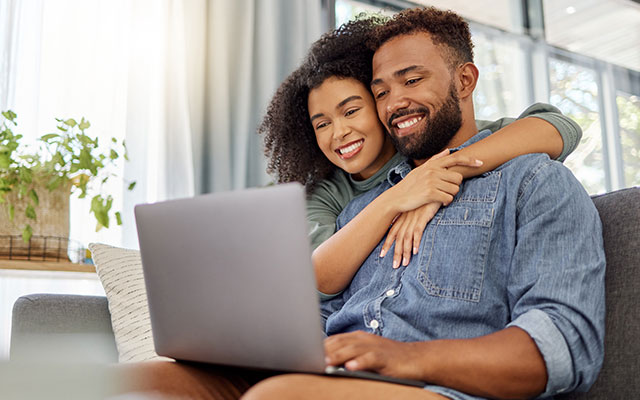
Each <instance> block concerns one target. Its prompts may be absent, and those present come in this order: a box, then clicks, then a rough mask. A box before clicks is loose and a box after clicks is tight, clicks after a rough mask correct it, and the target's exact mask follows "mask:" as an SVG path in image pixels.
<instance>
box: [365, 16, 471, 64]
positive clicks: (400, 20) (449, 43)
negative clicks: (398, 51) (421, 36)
mask: <svg viewBox="0 0 640 400" xmlns="http://www.w3.org/2000/svg"><path fill="white" fill-rule="evenodd" d="M417 32H426V33H428V34H429V35H430V36H431V40H433V43H434V44H435V45H437V46H440V47H441V49H443V50H444V54H443V55H444V57H445V59H446V61H447V62H448V63H449V66H450V67H452V68H455V67H457V66H458V65H460V64H464V63H466V62H473V42H472V41H471V33H470V31H469V24H467V22H466V21H465V20H464V19H463V18H462V17H460V16H459V15H458V14H456V13H454V12H452V11H443V10H439V9H437V8H434V7H426V8H411V9H408V10H403V11H401V12H399V13H398V14H396V15H394V16H393V17H392V18H391V19H390V20H389V21H388V22H386V23H385V24H383V25H379V26H377V27H376V28H375V29H373V30H372V31H371V32H370V35H369V38H368V41H367V44H368V45H369V47H370V48H371V49H372V50H373V51H376V50H378V49H379V48H380V47H381V46H382V45H383V44H385V43H386V42H388V41H389V40H391V39H393V38H394V37H396V36H400V35H410V34H413V33H417ZM416 51H420V50H419V49H416Z"/></svg>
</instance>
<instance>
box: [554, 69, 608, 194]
mask: <svg viewBox="0 0 640 400" xmlns="http://www.w3.org/2000/svg"><path fill="white" fill-rule="evenodd" d="M549 78H550V81H551V82H550V83H551V96H550V101H551V104H553V105H554V106H556V107H558V108H559V109H560V110H561V111H562V112H563V113H564V114H565V115H567V116H569V117H571V118H572V119H573V120H574V121H576V122H577V123H578V124H579V125H580V127H581V128H582V132H583V134H582V141H581V142H580V145H579V146H578V148H577V149H576V150H575V151H574V152H573V154H571V155H570V156H569V157H568V158H567V160H566V162H565V165H566V166H567V167H569V169H571V170H572V171H573V173H574V174H575V175H576V177H577V178H578V180H580V182H581V183H582V185H583V186H584V187H585V189H587V191H588V192H589V193H602V192H604V191H605V188H606V182H605V165H604V160H603V154H604V153H603V148H602V130H601V124H600V110H599V106H598V92H599V91H598V85H597V82H596V79H597V76H596V73H595V71H593V70H591V69H588V68H584V67H580V66H578V65H575V64H571V63H569V62H565V61H560V60H558V59H551V60H550V61H549Z"/></svg>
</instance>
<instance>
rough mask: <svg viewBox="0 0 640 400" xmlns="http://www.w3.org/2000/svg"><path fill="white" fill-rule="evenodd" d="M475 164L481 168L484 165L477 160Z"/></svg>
mask: <svg viewBox="0 0 640 400" xmlns="http://www.w3.org/2000/svg"><path fill="white" fill-rule="evenodd" d="M475 164H476V165H477V166H478V167H479V166H481V165H482V164H484V162H483V161H482V160H476V161H475Z"/></svg>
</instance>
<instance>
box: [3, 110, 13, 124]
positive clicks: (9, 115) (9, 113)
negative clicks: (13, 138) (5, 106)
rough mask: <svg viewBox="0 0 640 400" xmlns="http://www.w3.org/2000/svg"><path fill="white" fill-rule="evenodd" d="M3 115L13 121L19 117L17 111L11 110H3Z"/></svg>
mask: <svg viewBox="0 0 640 400" xmlns="http://www.w3.org/2000/svg"><path fill="white" fill-rule="evenodd" d="M2 116H3V117H5V118H6V119H8V120H9V121H11V122H13V121H14V120H15V119H16V117H17V115H16V113H14V112H13V111H11V110H7V111H3V112H2Z"/></svg>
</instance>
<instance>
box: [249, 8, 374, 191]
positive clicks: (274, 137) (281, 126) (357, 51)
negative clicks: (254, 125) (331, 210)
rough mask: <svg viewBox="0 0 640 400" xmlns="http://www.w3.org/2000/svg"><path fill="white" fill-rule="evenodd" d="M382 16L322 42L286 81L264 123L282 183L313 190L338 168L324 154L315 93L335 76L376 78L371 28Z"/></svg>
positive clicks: (272, 168)
mask: <svg viewBox="0 0 640 400" xmlns="http://www.w3.org/2000/svg"><path fill="white" fill-rule="evenodd" d="M385 20H386V19H385V18H384V17H382V16H379V15H374V16H367V17H366V18H363V17H360V18H359V19H357V20H355V21H351V22H348V23H346V24H344V25H342V26H341V27H340V28H338V29H337V30H335V31H333V32H330V33H327V34H325V35H324V36H322V37H321V38H320V39H319V40H318V41H316V42H315V43H314V44H313V45H312V46H311V49H310V50H309V53H308V55H307V57H306V59H305V60H304V61H303V63H302V65H301V66H300V67H299V68H298V69H296V70H295V71H294V72H293V73H291V75H289V76H288V77H287V78H286V79H285V80H284V82H283V83H282V84H281V85H280V87H279V88H278V90H277V91H276V93H275V95H274V96H273V98H272V99H271V103H270V104H269V106H268V108H267V112H266V115H265V117H264V118H263V120H262V123H261V124H260V126H259V127H258V133H259V134H261V135H263V137H264V149H265V155H266V156H267V158H268V165H267V172H268V173H270V174H272V175H274V177H275V179H276V181H277V182H278V183H286V182H300V183H302V184H303V185H305V186H306V188H307V192H308V193H310V192H311V191H312V190H313V189H314V187H315V186H316V185H317V184H318V182H320V181H321V180H323V179H327V178H329V177H330V176H331V174H332V173H333V172H334V171H335V169H336V168H337V167H336V166H334V165H333V164H332V163H331V162H330V161H329V160H328V159H327V158H326V157H325V155H324V154H323V153H322V151H321V150H320V148H319V147H318V144H317V142H316V136H315V133H314V130H313V126H312V125H311V121H310V119H309V109H308V105H307V100H308V97H309V92H310V91H311V90H313V89H314V88H317V87H319V86H320V85H322V83H323V82H324V81H325V80H326V79H328V78H330V77H334V76H335V77H339V78H353V79H356V80H358V81H360V82H361V83H362V84H363V85H364V86H365V87H366V88H369V84H370V83H371V59H372V57H373V51H372V50H371V49H370V48H369V47H367V45H366V43H367V39H368V35H369V33H370V32H371V30H372V29H373V28H374V27H376V26H378V25H380V24H381V23H384V21H385Z"/></svg>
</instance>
